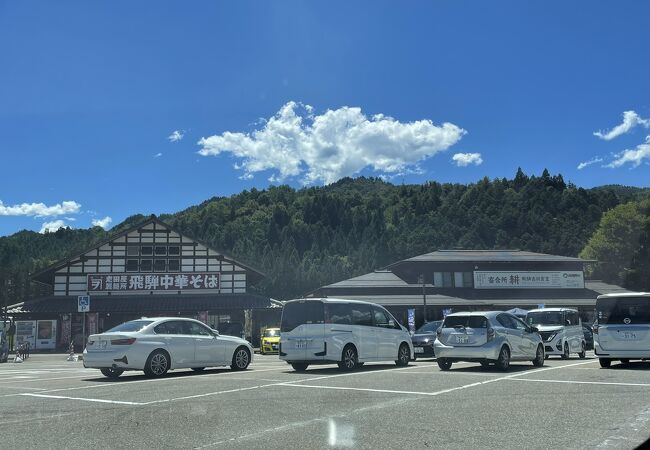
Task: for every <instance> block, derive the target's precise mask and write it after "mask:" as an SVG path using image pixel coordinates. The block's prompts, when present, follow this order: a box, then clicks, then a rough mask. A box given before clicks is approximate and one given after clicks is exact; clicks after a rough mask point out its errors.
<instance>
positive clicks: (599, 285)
mask: <svg viewBox="0 0 650 450" xmlns="http://www.w3.org/2000/svg"><path fill="white" fill-rule="evenodd" d="M585 289H589V290H591V291H594V292H596V293H598V294H600V295H603V294H625V293H629V292H631V291H628V290H627V289H625V288H622V287H620V286H617V285H615V284H608V283H605V282H604V281H600V280H585Z"/></svg>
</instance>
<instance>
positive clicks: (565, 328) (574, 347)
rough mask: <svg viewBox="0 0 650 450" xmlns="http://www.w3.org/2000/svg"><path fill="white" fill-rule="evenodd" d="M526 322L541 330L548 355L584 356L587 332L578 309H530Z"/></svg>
mask: <svg viewBox="0 0 650 450" xmlns="http://www.w3.org/2000/svg"><path fill="white" fill-rule="evenodd" d="M526 323H527V324H528V325H529V326H531V327H535V328H537V329H538V330H539V335H540V336H541V337H542V342H543V343H544V353H545V354H546V357H548V356H550V355H558V356H560V357H561V358H562V359H568V358H569V356H570V355H571V353H577V354H578V356H579V357H580V358H584V357H585V354H586V350H587V343H586V342H585V334H584V331H582V321H581V320H580V315H579V314H578V310H576V309H571V308H543V309H533V310H530V311H528V314H527V315H526Z"/></svg>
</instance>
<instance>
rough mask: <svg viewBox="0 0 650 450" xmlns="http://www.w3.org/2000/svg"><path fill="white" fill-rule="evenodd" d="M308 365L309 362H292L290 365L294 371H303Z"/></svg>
mask: <svg viewBox="0 0 650 450" xmlns="http://www.w3.org/2000/svg"><path fill="white" fill-rule="evenodd" d="M308 365H309V364H305V363H292V364H291V367H293V370H295V371H296V372H304V371H305V370H307V366H308Z"/></svg>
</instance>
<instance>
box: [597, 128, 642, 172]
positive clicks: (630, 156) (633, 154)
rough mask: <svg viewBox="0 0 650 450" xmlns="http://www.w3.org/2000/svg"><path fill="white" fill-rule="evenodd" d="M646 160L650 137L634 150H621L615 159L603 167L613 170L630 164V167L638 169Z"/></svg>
mask: <svg viewBox="0 0 650 450" xmlns="http://www.w3.org/2000/svg"><path fill="white" fill-rule="evenodd" d="M646 158H648V159H650V136H646V138H645V143H643V144H639V145H637V146H636V148H635V149H634V150H623V151H622V152H620V153H617V154H616V159H615V160H614V161H612V162H611V163H609V164H607V165H606V166H605V167H610V168H612V169H615V168H617V167H621V166H622V165H624V164H627V163H631V164H632V167H639V165H640V164H641V163H642V162H643V160H644V159H646Z"/></svg>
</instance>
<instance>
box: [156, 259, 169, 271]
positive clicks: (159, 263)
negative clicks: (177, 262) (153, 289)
mask: <svg viewBox="0 0 650 450" xmlns="http://www.w3.org/2000/svg"><path fill="white" fill-rule="evenodd" d="M166 269H167V261H166V260H164V259H156V260H154V263H153V270H154V272H164V271H165V270H166Z"/></svg>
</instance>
